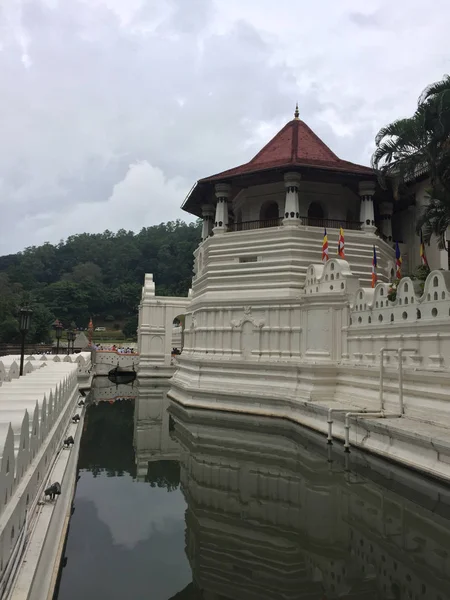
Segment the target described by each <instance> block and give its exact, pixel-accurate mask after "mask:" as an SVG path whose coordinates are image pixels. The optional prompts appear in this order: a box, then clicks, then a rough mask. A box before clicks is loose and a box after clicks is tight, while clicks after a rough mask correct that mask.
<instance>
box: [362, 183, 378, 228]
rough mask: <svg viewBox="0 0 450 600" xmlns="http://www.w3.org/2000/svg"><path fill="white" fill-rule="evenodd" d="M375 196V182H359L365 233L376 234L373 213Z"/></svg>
mask: <svg viewBox="0 0 450 600" xmlns="http://www.w3.org/2000/svg"><path fill="white" fill-rule="evenodd" d="M374 194H375V182H374V181H360V182H359V195H360V197H361V208H360V217H359V219H360V221H361V223H362V229H363V231H372V232H374V231H375V229H376V227H375V217H374V212H373V196H374Z"/></svg>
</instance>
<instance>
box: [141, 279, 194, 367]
mask: <svg viewBox="0 0 450 600" xmlns="http://www.w3.org/2000/svg"><path fill="white" fill-rule="evenodd" d="M188 304H189V299H188V298H178V297H171V296H163V297H157V296H155V284H154V282H153V276H152V274H150V273H148V274H146V276H145V282H144V287H143V288H142V298H141V304H140V306H139V326H138V351H139V371H138V376H139V377H144V376H152V375H154V374H155V368H157V369H159V373H161V375H162V374H163V372H164V369H166V370H167V375H168V376H170V375H171V363H172V348H173V346H172V335H173V321H174V319H175V318H176V317H179V316H180V315H183V314H184V313H185V312H186V308H187V306H188Z"/></svg>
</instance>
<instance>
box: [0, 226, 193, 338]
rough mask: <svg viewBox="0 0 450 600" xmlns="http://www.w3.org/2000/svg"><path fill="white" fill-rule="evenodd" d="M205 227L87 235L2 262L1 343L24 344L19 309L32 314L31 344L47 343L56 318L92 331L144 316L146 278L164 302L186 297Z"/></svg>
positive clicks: (160, 228) (26, 250) (154, 228)
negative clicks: (141, 301)
mask: <svg viewBox="0 0 450 600" xmlns="http://www.w3.org/2000/svg"><path fill="white" fill-rule="evenodd" d="M199 239H200V225H199V224H198V223H197V224H190V225H187V224H186V223H183V222H181V221H176V222H169V223H163V224H161V225H154V226H152V227H146V228H144V229H142V230H141V231H140V232H139V233H133V232H132V231H125V230H120V231H118V232H117V233H111V232H110V231H105V232H104V233H98V234H88V233H83V234H80V235H74V236H71V237H69V238H68V239H67V240H66V241H61V242H60V243H59V244H56V245H53V244H49V243H46V244H44V245H42V246H37V247H31V248H26V249H25V250H24V251H23V252H18V253H17V254H10V255H8V256H2V257H0V342H10V341H16V340H17V339H18V321H17V309H18V307H19V306H20V305H21V304H22V303H24V302H30V303H31V305H32V308H33V311H34V312H33V319H32V323H33V328H32V331H31V335H30V341H44V339H45V337H46V336H47V330H48V324H49V323H51V322H52V321H54V319H55V318H58V319H60V320H61V321H62V322H63V324H64V326H68V325H70V323H71V322H75V324H76V325H77V326H78V327H87V324H88V321H89V318H90V317H91V316H92V317H93V319H94V322H96V324H98V323H103V322H104V321H105V320H106V321H107V322H108V321H110V322H111V323H112V322H114V321H121V322H123V321H125V320H126V319H127V318H128V319H129V318H130V317H132V316H134V315H135V314H136V312H137V305H138V303H139V297H140V293H141V287H142V284H143V281H144V274H145V273H153V277H154V279H155V282H156V291H157V293H158V294H160V295H174V296H181V295H186V294H187V291H188V289H189V286H190V283H191V279H192V264H193V256H192V254H193V252H194V250H195V248H196V247H197V245H198V242H199Z"/></svg>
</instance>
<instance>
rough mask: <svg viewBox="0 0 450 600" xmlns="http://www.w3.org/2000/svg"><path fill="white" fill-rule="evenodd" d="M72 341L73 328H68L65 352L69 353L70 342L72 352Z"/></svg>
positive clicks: (73, 337)
mask: <svg viewBox="0 0 450 600" xmlns="http://www.w3.org/2000/svg"><path fill="white" fill-rule="evenodd" d="M74 342H75V331H73V329H69V330H68V331H67V354H70V344H72V354H73V344H74Z"/></svg>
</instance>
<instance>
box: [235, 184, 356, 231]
mask: <svg viewBox="0 0 450 600" xmlns="http://www.w3.org/2000/svg"><path fill="white" fill-rule="evenodd" d="M298 194H299V206H300V215H301V216H303V217H306V216H307V215H308V208H309V205H310V204H311V203H312V202H317V203H318V204H320V205H321V206H322V208H323V211H324V218H325V219H340V220H343V221H346V220H347V212H348V211H351V212H352V215H353V220H355V221H359V205H360V199H359V196H358V195H357V194H355V193H353V192H352V191H351V190H349V189H348V188H345V187H343V186H341V185H339V184H326V183H315V182H310V181H300V183H299V191H298ZM285 196H286V191H285V187H284V183H283V182H279V183H272V184H266V185H258V186H252V187H250V188H246V189H244V190H242V191H241V192H240V193H239V194H238V195H237V196H236V198H235V199H234V200H233V212H234V215H235V217H236V218H237V217H238V216H239V215H241V217H242V221H258V220H260V218H261V216H260V215H261V207H262V206H264V205H265V204H268V203H271V202H276V203H277V204H278V207H279V216H280V217H282V216H283V215H284V205H285Z"/></svg>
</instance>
